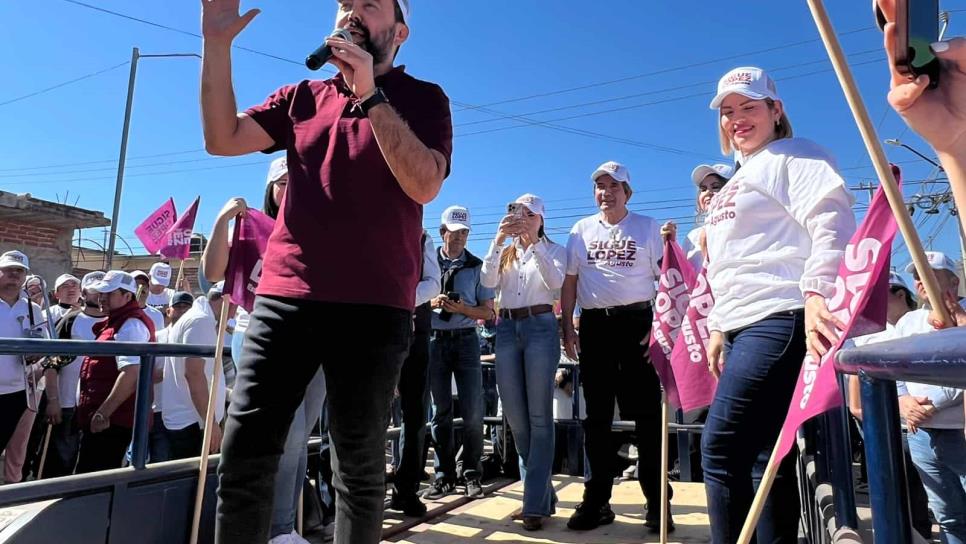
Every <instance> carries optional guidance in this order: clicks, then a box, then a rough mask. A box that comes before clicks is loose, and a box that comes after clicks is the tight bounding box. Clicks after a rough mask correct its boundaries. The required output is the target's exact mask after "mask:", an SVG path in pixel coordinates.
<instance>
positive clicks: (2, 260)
mask: <svg viewBox="0 0 966 544" xmlns="http://www.w3.org/2000/svg"><path fill="white" fill-rule="evenodd" d="M8 266H16V267H18V268H23V269H24V270H30V259H28V258H27V256H26V255H24V254H23V253H21V252H19V251H8V252H6V253H4V254H3V255H0V268H6V267H8Z"/></svg>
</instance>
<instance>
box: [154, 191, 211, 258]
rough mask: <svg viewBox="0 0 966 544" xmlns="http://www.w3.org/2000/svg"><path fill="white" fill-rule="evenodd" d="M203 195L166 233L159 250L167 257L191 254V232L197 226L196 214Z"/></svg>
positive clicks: (182, 256)
mask: <svg viewBox="0 0 966 544" xmlns="http://www.w3.org/2000/svg"><path fill="white" fill-rule="evenodd" d="M200 201H201V197H200V196H199V197H198V198H196V199H195V201H194V202H192V203H191V207H190V208H188V211H187V212H185V214H184V215H182V216H181V218H180V219H178V220H177V221H176V222H175V223H174V225H173V226H172V227H171V229H169V230H168V232H167V233H166V234H165V235H164V239H163V240H162V244H161V247H160V249H159V250H158V252H159V253H160V254H161V256H162V257H164V258H166V259H187V258H188V256H189V255H190V254H191V233H192V231H193V230H194V228H195V216H196V215H197V214H198V203H199V202H200Z"/></svg>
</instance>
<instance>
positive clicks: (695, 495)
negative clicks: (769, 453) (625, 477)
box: [385, 476, 710, 544]
mask: <svg viewBox="0 0 966 544" xmlns="http://www.w3.org/2000/svg"><path fill="white" fill-rule="evenodd" d="M553 481H554V485H555V487H556V489H557V496H558V497H559V499H560V502H559V503H558V504H557V513H556V515H555V516H553V518H551V519H550V520H549V521H548V522H547V523H546V524H544V528H543V530H542V531H535V532H529V531H525V530H524V529H523V526H522V525H521V523H520V522H514V521H512V520H511V519H510V514H511V513H512V512H513V511H514V510H516V509H518V508H519V507H520V501H521V499H522V498H523V483H522V482H516V483H514V484H512V485H509V486H507V487H504V488H502V489H500V490H498V491H496V492H495V493H494V494H492V495H488V496H487V497H486V498H485V499H481V500H477V501H472V502H469V503H468V504H465V505H463V506H460V507H458V508H456V509H454V510H452V511H450V512H448V513H446V514H443V515H442V516H439V517H437V518H434V519H431V520H428V521H427V522H425V523H422V524H420V525H417V526H415V527H413V528H411V529H410V530H408V531H406V532H403V533H401V534H399V535H397V536H396V537H394V538H392V539H391V540H388V541H385V542H398V543H405V544H450V543H453V542H461V543H462V544H475V543H481V542H526V543H548V544H552V543H559V544H571V543H572V544H578V543H581V544H582V543H587V542H593V543H594V544H625V543H626V544H630V543H639V542H658V541H659V539H658V537H657V535H654V534H650V533H648V532H647V531H646V530H645V529H644V526H643V523H644V509H643V506H642V504H643V502H644V499H643V496H642V495H641V488H640V486H639V485H638V483H637V482H636V481H625V482H620V483H619V484H616V485H615V486H614V494H613V498H612V500H611V507H612V508H613V509H614V512H615V513H616V514H617V519H616V520H615V521H614V523H613V524H611V525H606V526H603V527H600V528H598V529H595V530H593V531H588V532H576V531H571V530H569V529H567V519H568V518H569V517H570V515H571V514H572V513H573V511H574V507H575V506H576V505H577V503H578V502H580V498H581V495H582V493H583V480H582V479H581V478H579V477H569V476H554V479H553ZM672 485H673V487H674V507H673V514H674V521H675V523H676V525H677V531H675V532H674V533H671V535H670V536H669V542H672V543H682V544H683V543H693V542H710V538H709V536H708V516H707V509H706V507H705V495H704V486H703V485H701V484H688V483H677V482H674V483H672ZM448 498H449V497H448ZM387 522H390V523H391V521H390V520H387Z"/></svg>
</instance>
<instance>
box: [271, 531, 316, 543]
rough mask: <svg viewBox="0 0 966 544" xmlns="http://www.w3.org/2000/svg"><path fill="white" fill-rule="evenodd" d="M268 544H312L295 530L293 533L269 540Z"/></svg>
mask: <svg viewBox="0 0 966 544" xmlns="http://www.w3.org/2000/svg"><path fill="white" fill-rule="evenodd" d="M268 544H310V542H309V541H308V540H305V539H304V538H302V537H301V536H300V535H299V534H298V533H296V532H295V531H292V532H291V533H288V534H284V535H278V536H276V537H274V538H272V539H271V540H269V541H268Z"/></svg>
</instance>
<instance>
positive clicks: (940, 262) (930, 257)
mask: <svg viewBox="0 0 966 544" xmlns="http://www.w3.org/2000/svg"><path fill="white" fill-rule="evenodd" d="M926 261H928V262H929V268H932V269H933V270H949V271H950V272H952V273H953V274H958V273H959V272H958V271H957V270H956V263H954V262H953V260H952V259H950V258H949V257H947V256H946V254H945V253H943V252H942V251H927V252H926ZM915 271H916V263H909V266H907V267H906V272H908V273H909V274H912V273H914V272H915Z"/></svg>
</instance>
